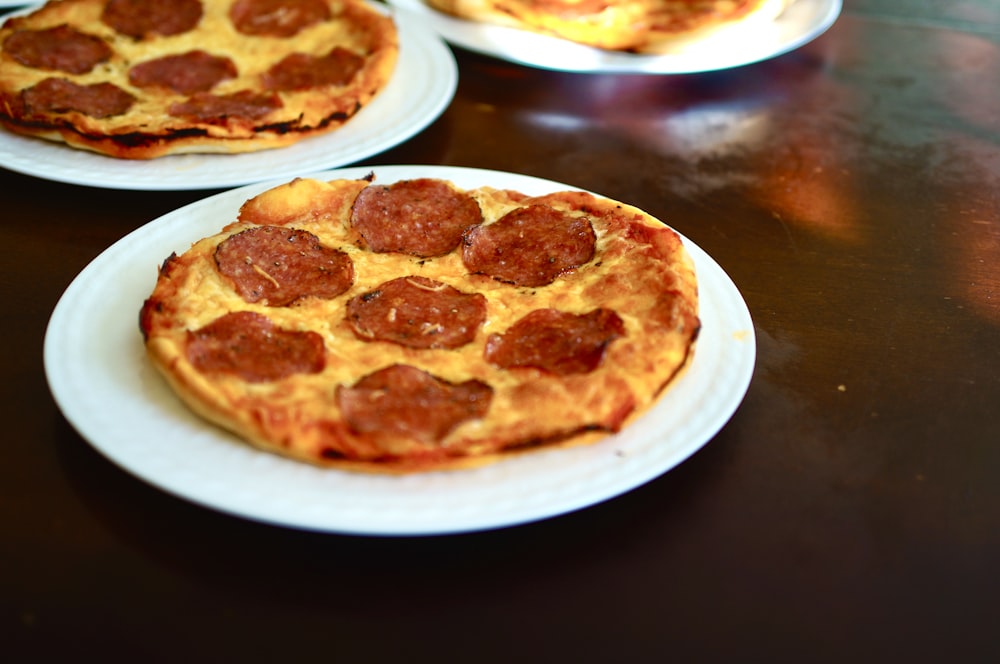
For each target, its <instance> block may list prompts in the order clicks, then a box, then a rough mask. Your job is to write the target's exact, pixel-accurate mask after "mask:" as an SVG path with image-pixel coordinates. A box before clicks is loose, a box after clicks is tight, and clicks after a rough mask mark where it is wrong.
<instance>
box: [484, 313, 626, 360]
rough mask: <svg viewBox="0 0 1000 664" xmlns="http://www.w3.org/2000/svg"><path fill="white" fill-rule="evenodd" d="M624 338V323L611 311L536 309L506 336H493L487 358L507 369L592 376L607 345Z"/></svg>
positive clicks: (514, 325)
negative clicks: (540, 370)
mask: <svg viewBox="0 0 1000 664" xmlns="http://www.w3.org/2000/svg"><path fill="white" fill-rule="evenodd" d="M624 335H625V324H624V322H623V321H622V319H621V318H620V317H619V316H618V314H616V313H615V312H613V311H610V310H608V309H594V310H593V311H591V312H590V313H586V314H571V313H565V312H562V311H558V310H556V309H536V310H535V311H532V312H531V313H529V314H527V315H526V316H524V317H523V318H521V319H520V320H518V321H517V322H516V323H514V324H513V325H511V326H510V328H509V329H508V330H507V332H505V333H504V334H492V335H490V337H489V338H488V339H487V340H486V351H485V353H484V357H485V358H486V360H487V361H488V362H491V363H492V364H495V365H497V366H499V367H502V368H504V369H510V368H513V367H535V368H538V369H542V370H544V371H548V372H549V373H553V374H556V375H559V376H566V375H570V374H582V373H589V372H591V371H593V370H594V369H596V368H597V367H598V366H599V365H600V363H601V360H602V359H603V358H604V351H605V349H606V348H607V346H608V344H610V343H611V342H612V341H614V340H615V339H617V338H619V337H622V336H624Z"/></svg>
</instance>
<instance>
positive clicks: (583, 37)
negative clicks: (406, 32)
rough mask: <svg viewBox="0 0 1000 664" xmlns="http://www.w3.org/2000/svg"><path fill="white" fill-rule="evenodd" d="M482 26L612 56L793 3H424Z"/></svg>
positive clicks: (654, 47)
mask: <svg viewBox="0 0 1000 664" xmlns="http://www.w3.org/2000/svg"><path fill="white" fill-rule="evenodd" d="M426 1H427V3H428V5H430V6H431V7H433V8H435V9H437V10H439V11H441V12H444V13H446V14H450V15H452V16H456V17H458V18H464V19H468V20H472V21H477V22H482V23H494V24H498V25H505V26H510V27H515V28H520V29H523V30H529V31H532V32H538V33H542V34H546V35H550V36H553V37H559V38H562V39H566V40H569V41H573V42H577V43H580V44H585V45H588V46H594V47H597V48H602V49H606V50H611V51H629V52H633V53H650V54H657V53H665V52H668V51H670V50H672V49H676V48H677V47H679V46H683V45H685V44H688V43H691V42H693V41H696V40H699V39H704V38H706V37H709V36H713V35H714V34H717V33H719V34H721V33H722V32H724V31H726V30H730V29H732V28H751V29H752V28H753V27H755V26H757V25H760V24H762V23H764V22H770V21H773V20H774V19H775V18H777V17H778V16H779V15H780V14H781V13H782V12H783V11H784V10H785V9H786V8H787V6H788V5H790V4H791V3H792V1H793V0H426Z"/></svg>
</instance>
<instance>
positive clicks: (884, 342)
mask: <svg viewBox="0 0 1000 664" xmlns="http://www.w3.org/2000/svg"><path fill="white" fill-rule="evenodd" d="M456 55H457V58H458V63H459V68H460V77H461V79H460V84H459V88H458V92H457V95H456V96H455V99H454V101H453V103H452V104H451V105H450V106H449V108H448V109H447V110H446V111H445V113H444V114H443V115H442V116H441V117H440V119H438V120H437V121H436V122H434V123H433V124H432V125H431V126H430V127H428V128H427V129H426V130H425V131H424V132H422V133H421V134H419V135H417V136H416V137H414V138H412V139H411V140H409V141H407V142H406V143H404V144H403V145H400V146H399V147H397V148H395V149H393V150H391V151H389V152H386V153H384V154H380V155H378V156H377V157H374V158H372V159H370V160H367V161H365V162H363V163H364V164H392V163H404V164H405V163H428V164H445V165H460V166H474V167H483V168H490V169H498V170H504V171H514V172H521V173H527V174H531V175H538V176H543V177H546V178H550V179H553V180H557V181H560V182H565V183H569V184H572V185H575V186H579V187H584V188H587V189H591V190H594V191H598V192H600V193H603V194H606V195H608V196H611V197H614V198H617V199H620V200H624V201H627V202H630V203H633V204H635V205H638V206H640V207H642V208H645V209H646V210H648V211H650V212H651V213H653V214H654V215H656V216H658V217H660V218H662V219H663V220H665V221H667V222H668V223H670V224H671V225H673V226H674V227H676V228H677V229H678V230H680V231H681V232H682V233H684V234H685V235H687V236H688V237H689V238H691V239H692V240H693V241H694V242H696V243H697V244H698V245H700V246H701V247H702V248H704V249H705V250H706V251H707V252H708V253H709V254H711V255H712V256H713V257H714V258H715V259H716V260H717V261H718V262H719V263H720V264H721V265H722V266H723V267H724V268H725V270H726V271H727V272H728V273H729V274H730V275H731V276H732V278H733V280H734V282H735V283H736V284H737V285H738V286H739V288H740V290H741V291H742V293H743V295H744V296H745V299H746V301H747V303H748V305H749V308H750V311H751V312H752V314H753V317H754V321H755V328H756V333H757V341H758V348H757V351H758V356H757V365H756V370H755V373H754V377H753V381H752V383H751V385H750V388H749V391H748V393H747V395H746V398H745V400H744V402H743V404H742V406H741V407H740V408H739V410H738V411H737V412H736V414H735V415H734V416H733V418H732V419H731V421H730V422H729V424H728V425H727V426H725V427H724V428H723V430H722V431H721V432H720V433H719V434H718V435H717V436H716V437H715V438H714V439H713V440H712V441H710V442H709V444H708V445H706V446H705V447H704V448H703V449H702V450H701V451H699V452H698V453H697V454H695V455H694V456H693V457H692V458H690V459H689V460H688V461H686V462H685V463H683V464H682V465H680V466H679V467H677V468H675V469H674V470H672V471H670V472H669V473H667V474H665V475H663V476H662V477H660V478H658V479H656V480H655V481H652V482H650V483H648V484H646V485H644V486H642V487H640V488H637V489H635V490H634V491H631V492H629V493H627V494H625V495H623V496H621V497H619V498H616V499H614V500H611V501H609V502H606V503H603V504H600V505H598V506H595V507H592V508H590V509H586V510H583V511H580V512H576V513H573V514H569V515H566V516H562V517H558V518H554V519H550V520H546V521H542V522H538V523H534V524H530V525H524V526H520V527H516V528H509V529H502V530H495V531H489V532H481V533H473V534H464V535H453V536H443V537H431V538H368V537H352V536H340V535H324V534H316V533H310V532H302V531H296V530H291V529H285V528H280V527H273V526H267V525H261V524H258V523H254V522H250V521H244V520H241V519H238V518H234V517H231V516H226V515H223V514H220V513H216V512H214V511H212V510H209V509H205V508H202V507H198V506H195V505H193V504H191V503H188V502H186V501H184V500H181V499H178V498H175V497H172V496H170V495H167V494H165V493H162V492H160V491H159V490H157V489H154V488H152V487H150V486H149V485H147V484H145V483H143V482H141V481H139V480H137V479H134V478H133V477H132V476H130V475H129V474H127V473H125V472H123V471H122V470H120V469H118V468H117V467H116V466H114V465H113V464H111V463H110V462H108V461H107V460H106V459H105V458H104V457H103V456H101V455H100V454H99V453H98V452H96V451H95V450H94V449H93V448H92V447H91V446H90V445H89V444H88V443H87V442H85V441H84V440H83V439H82V438H81V437H80V436H79V435H77V433H76V432H75V431H74V430H73V428H72V427H71V426H70V425H69V424H68V423H67V421H66V420H65V419H64V418H63V416H62V415H61V414H60V412H59V410H58V409H57V407H56V404H55V402H54V401H53V399H52V397H51V395H50V393H49V390H48V385H47V382H46V378H45V375H44V372H43V365H42V342H43V336H44V332H45V326H46V323H47V320H48V317H49V315H50V314H51V312H52V309H53V307H54V306H55V304H56V301H57V300H58V298H59V296H60V295H61V294H62V292H63V290H64V289H65V288H66V287H67V286H68V285H69V283H70V282H71V281H72V280H73V278H74V277H75V276H76V275H77V273H78V272H79V271H80V270H81V269H82V268H83V267H84V266H85V265H87V264H88V262H89V261H91V260H92V259H93V258H94V257H95V256H97V255H98V254H99V253H100V252H101V251H102V250H103V249H104V248H105V247H107V246H109V245H110V244H112V243H113V242H114V241H115V240H117V239H118V238H120V237H122V236H124V235H125V234H127V233H129V232H130V231H132V230H133V229H135V228H137V227H139V226H140V225H142V224H144V223H145V222H148V221H150V220H152V219H154V218H156V217H158V216H159V215H161V214H163V213H166V212H168V211H170V210H172V209H174V208H177V207H179V206H181V205H184V204H186V203H189V202H192V201H195V200H197V199H200V198H202V197H204V196H206V195H209V194H211V193H214V192H205V191H184V192H152V193H149V192H119V191H110V190H103V189H95V188H87V187H79V186H73V185H68V184H60V183H57V182H49V181H44V180H40V179H34V178H31V177H26V176H23V175H19V174H16V173H13V172H8V171H0V191H2V201H3V204H2V206H0V209H2V212H0V217H2V221H0V247H2V249H0V251H2V252H3V261H2V271H0V302H2V321H3V322H2V329H3V344H2V365H0V366H2V375H3V381H2V398H0V408H2V411H0V413H2V414H0V419H2V421H3V423H4V424H3V426H4V430H5V433H4V435H3V436H2V438H3V442H2V444H0V528H2V530H0V657H3V659H4V660H5V661H11V662H40V661H69V659H70V658H71V657H73V656H74V655H75V656H77V657H80V656H84V657H86V656H91V657H94V656H99V657H103V658H110V659H111V660H114V661H117V660H122V661H136V662H160V661H163V662H175V661H240V660H252V661H258V660H260V661H311V660H313V659H317V660H318V659H320V658H322V659H324V660H327V661H337V662H383V661H404V662H408V661H421V662H422V661H440V662H501V661H503V662H506V661H525V662H535V661H538V662H542V661H544V662H666V661H679V662H702V661H726V662H745V661H760V662H776V661H783V662H818V661H830V662H843V661H866V662H867V661H878V662H897V661H909V662H914V661H920V662H943V661H949V662H986V661H1000V659H998V658H1000V636H998V635H997V632H996V630H997V628H998V626H1000V3H997V2H996V1H995V0H966V1H964V2H954V3H943V2H929V1H928V2H919V1H917V0H910V1H909V2H899V3H897V2H891V1H890V0H854V1H852V0H848V2H847V4H846V7H845V10H844V13H843V15H842V16H841V18H840V19H839V20H838V22H837V23H836V24H835V25H834V26H833V27H832V28H831V29H830V30H829V32H827V33H826V34H825V35H823V36H822V37H821V38H819V39H818V40H816V41H815V42H813V43H811V44H809V45H807V46H806V47H804V48H802V49H800V50H798V51H796V52H793V53H790V54H787V55H784V56H782V57H779V58H776V59H773V60H770V61H767V62H762V63H758V64H754V65H751V66H746V67H742V68H738V69H734V70H729V71H721V72H715V73H706V74H697V75H683V76H648V75H618V76H612V75H580V74H564V73H557V72H551V71H543V70H537V69H529V68H524V67H520V66H515V65H511V64H506V63H504V62H501V61H497V60H493V59H490V58H487V57H484V56H479V55H474V54H470V53H466V52H462V51H458V52H457V53H456ZM10 655H14V656H13V658H9V656H10ZM279 658H280V659H279Z"/></svg>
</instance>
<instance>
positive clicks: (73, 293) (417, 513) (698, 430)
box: [45, 166, 756, 535]
mask: <svg viewBox="0 0 1000 664" xmlns="http://www.w3.org/2000/svg"><path fill="white" fill-rule="evenodd" d="M371 170H372V169H370V168H352V169H342V170H339V171H329V172H325V173H320V174H313V175H311V176H309V177H319V178H322V179H334V178H337V177H347V178H358V177H363V176H364V175H365V174H366V173H368V172H370V171H371ZM374 171H375V174H376V177H377V179H378V181H379V182H382V183H388V182H393V181H396V180H399V179H406V178H413V177H438V178H446V179H449V180H452V181H453V182H455V183H457V184H458V185H459V186H461V187H463V188H472V187H478V186H482V185H486V184H489V185H493V186H495V187H500V188H511V189H517V190H520V191H523V192H525V193H544V192H549V191H559V190H565V189H569V188H571V187H567V186H566V185H561V184H558V183H553V182H550V181H547V180H539V179H536V178H530V177H527V176H522V175H514V174H510V173H499V172H493V171H484V170H475V169H465V168H452V167H433V166H384V167H376V168H375V169H374ZM275 184H278V183H277V182H272V183H270V184H257V185H251V186H247V187H243V188H241V189H236V190H232V191H228V192H225V193H222V194H218V195H215V196H212V197H210V198H206V199H204V200H202V201H199V202H197V203H193V204H191V205H188V206H186V207H183V208H180V209H178V210H176V211H174V212H171V213H170V214H167V215H165V216H163V217H161V218H159V219H157V220H155V221H153V222H151V223H149V224H147V225H145V226H143V227H141V228H139V229H138V230H136V231H134V232H133V233H131V234H130V235H128V236H126V237H124V238H123V239H122V240H120V241H119V242H117V243H115V244H114V245H113V246H112V247H110V248H109V249H108V250H107V251H105V252H104V253H102V254H101V255H100V256H99V257H98V258H97V259H95V260H94V261H93V262H92V263H91V264H90V265H89V266H88V267H87V268H86V269H84V270H83V272H81V273H80V275H79V276H78V277H77V278H76V279H75V280H74V281H73V283H72V284H71V285H70V286H69V288H68V289H67V290H66V292H65V294H64V295H63V297H62V298H61V299H60V301H59V303H58V305H57V306H56V308H55V311H54V312H53V314H52V318H51V320H50V322H49V326H48V330H47V333H46V338H45V370H46V373H47V376H48V380H49V386H50V388H51V390H52V393H53V395H54V397H55V400H56V402H57V403H58V405H59V407H60V408H61V409H62V412H63V413H64V414H65V416H66V418H67V419H68V420H69V422H70V423H71V424H72V425H73V426H74V427H75V428H76V429H77V430H78V431H79V433H80V434H81V435H82V436H83V437H84V438H85V439H86V440H88V441H89V442H90V443H91V444H92V445H93V446H94V447H95V448H96V449H98V450H99V451H100V452H102V453H103V454H104V455H105V456H106V457H108V458H109V459H110V460H112V461H113V462H115V463H116V464H118V465H119V466H120V467H122V468H123V469H125V470H126V471H128V472H130V473H132V474H134V475H136V476H137V477H139V478H141V479H143V480H145V481H147V482H149V483H150V484H152V485H154V486H157V487H159V488H160V489H163V490H164V491H167V492H169V493H172V494H174V495H176V496H180V497H183V498H186V499H188V500H190V501H193V502H195V503H198V504H201V505H204V506H207V507H211V508H214V509H217V510H220V511H222V512H226V513H229V514H233V515H238V516H242V517H245V518H248V519H252V520H257V521H262V522H266V523H271V524H279V525H284V526H290V527H296V528H303V529H307V530H316V531H325V532H340V533H355V534H370V535H418V534H440V533H455V532H462V531H473V530H481V529H489V528H497V527H501V526H510V525H514V524H519V523H525V522H529V521H535V520H538V519H543V518H546V517H551V516H555V515H558V514H562V513H565V512H569V511H572V510H576V509H580V508H583V507H586V506H589V505H593V504H595V503H598V502H601V501H604V500H606V499H608V498H611V497H614V496H617V495H619V494H621V493H624V492H626V491H628V490H630V489H632V488H634V487H637V486H639V485H641V484H643V483H645V482H647V481H649V480H651V479H653V478H655V477H657V476H658V475H660V474H662V473H664V472H666V471H667V470H669V469H670V468H672V467H674V466H675V465H677V464H679V463H680V462H681V461H683V460H684V459H686V458H687V457H688V456H689V455H691V454H693V453H694V452H695V451H696V450H698V449H699V448H700V447H701V446H702V445H704V444H705V443H706V442H707V441H708V440H710V439H711V438H712V436H714V435H715V433H716V432H717V431H718V430H719V429H720V428H721V427H722V426H723V425H724V424H725V423H726V422H727V421H728V420H729V418H730V416H731V415H732V414H733V412H734V411H735V410H736V408H737V407H738V406H739V404H740V402H741V401H742V399H743V396H744V394H745V392H746V390H747V387H748V385H749V383H750V376H751V373H752V371H753V366H754V360H755V357H756V344H755V336H754V330H753V324H752V322H751V319H750V314H749V312H748V311H747V307H746V304H745V303H744V301H743V299H742V297H741V296H740V293H739V291H738V290H737V289H736V287H735V286H734V285H733V283H732V281H730V280H729V278H728V277H727V276H726V274H725V273H724V272H723V270H722V269H721V268H720V267H719V265H717V264H716V263H715V262H714V261H713V260H712V259H711V258H710V257H709V256H708V255H706V254H705V252H703V251H702V250H701V249H699V248H698V247H697V246H695V245H694V244H692V243H691V242H690V241H686V242H687V247H688V249H689V250H690V252H691V254H692V255H693V257H694V261H695V264H696V269H697V275H698V279H699V288H700V294H701V319H702V323H703V329H702V332H701V336H700V337H699V342H698V347H697V351H696V353H695V355H694V359H693V361H692V364H691V365H690V367H689V368H688V370H687V371H686V372H685V373H684V374H683V376H682V377H681V378H680V380H679V381H678V382H677V383H676V384H675V385H674V386H673V387H672V388H671V389H670V390H668V391H667V393H666V394H665V396H664V397H663V398H662V399H661V401H659V402H658V403H657V404H656V405H655V406H654V408H653V409H652V410H651V411H650V412H649V413H648V414H647V415H646V416H644V417H642V418H640V419H639V420H637V421H636V422H635V423H634V424H633V425H632V426H630V427H628V428H626V430H625V431H623V432H622V433H620V434H617V435H614V436H611V437H609V438H606V439H604V440H602V441H600V442H598V443H596V444H594V445H591V446H585V447H578V448H570V449H562V450H557V449H553V450H546V451H540V452H537V453H532V454H527V455H522V456H517V457H513V458H511V459H508V460H506V461H502V462H500V463H496V464H494V465H490V466H487V467H485V468H479V469H474V470H462V471H451V472H433V473H426V474H417V475H411V476H403V477H386V476H373V475H364V474H354V473H349V472H344V471H338V470H328V469H321V468H316V467H312V466H309V465H307V464H303V463H299V462H296V461H291V460H287V459H284V458H281V457H278V456H275V455H272V454H269V453H266V452H260V451H257V450H255V449H253V448H251V447H250V446H248V445H245V444H243V443H242V442H240V441H239V440H237V439H236V438H235V437H234V436H231V435H229V434H227V433H226V432H224V431H222V430H220V429H218V428H216V427H214V426H212V425H209V424H207V423H206V422H205V421H203V420H201V419H200V418H198V417H197V416H195V415H193V414H192V413H191V412H190V411H189V410H188V409H187V408H186V407H184V406H183V405H182V404H181V403H180V401H179V400H178V399H177V398H175V397H174V395H173V394H172V393H171V392H170V390H169V388H168V387H167V386H166V384H165V382H164V381H163V380H162V379H161V377H160V376H159V374H158V373H156V371H155V370H154V369H153V367H152V366H151V365H150V364H149V362H148V361H147V359H146V357H145V354H144V349H143V345H142V341H141V335H140V333H139V329H138V323H137V320H138V318H137V316H138V311H139V308H140V307H141V305H142V303H143V301H144V300H145V298H146V297H147V296H148V294H149V293H150V292H151V291H152V288H153V285H154V283H155V280H156V268H157V266H158V265H159V264H160V263H161V262H162V261H163V259H164V258H166V257H167V256H168V255H169V254H170V253H171V252H174V251H176V252H178V253H180V252H182V251H184V250H186V249H187V248H188V247H189V246H190V244H191V243H192V242H194V241H195V240H198V239H200V238H202V237H204V236H206V235H210V234H213V233H216V232H217V231H218V230H219V229H220V228H221V227H222V226H223V225H224V224H225V223H226V220H228V219H234V218H235V215H236V213H237V211H238V209H239V206H240V204H241V203H242V202H243V201H244V200H246V199H247V198H248V197H250V196H252V195H254V194H256V193H257V192H259V191H263V190H264V189H266V188H268V187H270V186H273V185H275Z"/></svg>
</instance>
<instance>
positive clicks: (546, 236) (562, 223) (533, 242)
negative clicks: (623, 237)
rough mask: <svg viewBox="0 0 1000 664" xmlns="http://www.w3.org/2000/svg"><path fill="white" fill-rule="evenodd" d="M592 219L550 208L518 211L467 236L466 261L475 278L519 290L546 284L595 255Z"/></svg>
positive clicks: (463, 259) (533, 207) (538, 207)
mask: <svg viewBox="0 0 1000 664" xmlns="http://www.w3.org/2000/svg"><path fill="white" fill-rule="evenodd" d="M595 245H596V236H595V234H594V228H593V226H592V225H591V223H590V221H588V220H587V219H585V218H582V217H575V216H571V215H568V214H564V213H563V212H560V211H558V210H556V209H554V208H551V207H549V206H547V205H529V206H527V207H523V208H517V209H516V210H513V211H511V212H508V213H507V214H506V215H504V216H503V217H501V218H500V219H498V220H497V221H496V222H494V223H492V224H483V225H481V226H475V227H473V228H471V229H469V231H468V232H467V233H466V234H465V238H464V241H463V246H462V261H463V262H464V263H465V267H466V268H468V270H469V271H470V272H472V273H474V274H485V275H488V276H491V277H493V278H494V279H496V280H498V281H503V282H506V283H511V284H515V285H517V286H531V287H537V286H547V285H548V284H551V283H552V282H553V281H555V280H556V278H557V277H559V275H561V274H563V273H564V272H566V271H567V270H571V269H573V268H576V267H579V266H581V265H583V264H585V263H587V262H589V261H590V259H592V258H593V257H594V248H595Z"/></svg>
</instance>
